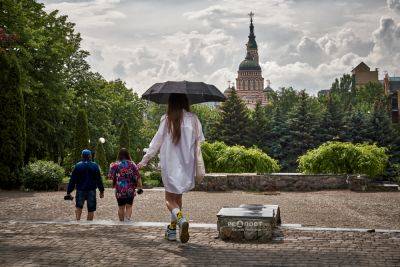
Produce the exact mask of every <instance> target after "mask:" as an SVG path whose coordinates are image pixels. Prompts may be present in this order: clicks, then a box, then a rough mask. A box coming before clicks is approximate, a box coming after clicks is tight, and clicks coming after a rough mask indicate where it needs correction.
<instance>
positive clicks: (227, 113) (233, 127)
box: [216, 90, 251, 146]
mask: <svg viewBox="0 0 400 267" xmlns="http://www.w3.org/2000/svg"><path fill="white" fill-rule="evenodd" d="M249 125H250V118H249V111H248V109H247V107H246V105H245V103H244V102H243V100H241V99H240V98H239V96H238V95H237V93H236V91H235V90H232V92H231V93H230V95H229V96H228V99H227V100H226V101H225V102H223V103H222V105H221V117H220V120H219V121H218V123H217V125H216V127H217V129H218V134H217V138H218V140H222V141H224V142H225V143H226V144H228V145H245V146H251V137H250V129H249Z"/></svg>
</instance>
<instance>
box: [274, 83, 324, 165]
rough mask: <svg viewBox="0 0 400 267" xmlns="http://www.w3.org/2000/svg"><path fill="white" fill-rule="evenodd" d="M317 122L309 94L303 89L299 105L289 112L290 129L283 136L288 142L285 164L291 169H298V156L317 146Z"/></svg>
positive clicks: (288, 122) (288, 123)
mask: <svg viewBox="0 0 400 267" xmlns="http://www.w3.org/2000/svg"><path fill="white" fill-rule="evenodd" d="M316 122H317V120H316V118H315V116H314V113H313V112H312V109H311V105H310V100H309V96H308V95H307V94H306V92H305V91H301V92H300V95H299V100H298V103H297V105H296V106H295V107H294V108H293V110H292V111H291V112H290V113H289V114H288V121H287V129H288V131H287V132H286V137H285V135H284V136H283V138H285V141H286V142H287V143H286V146H284V149H285V150H284V153H285V154H286V159H285V161H284V162H283V164H284V166H285V167H286V168H288V169H289V170H295V169H296V160H297V158H298V156H300V155H302V154H304V153H305V152H306V151H307V150H309V149H310V148H313V147H315V146H316V142H315V135H316V134H315V132H316ZM281 138H282V137H281Z"/></svg>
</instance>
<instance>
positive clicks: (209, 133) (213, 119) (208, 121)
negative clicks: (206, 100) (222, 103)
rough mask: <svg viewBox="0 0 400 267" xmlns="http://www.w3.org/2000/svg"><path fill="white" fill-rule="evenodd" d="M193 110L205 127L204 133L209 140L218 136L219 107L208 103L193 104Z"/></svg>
mask: <svg viewBox="0 0 400 267" xmlns="http://www.w3.org/2000/svg"><path fill="white" fill-rule="evenodd" d="M191 108H192V112H193V113H195V114H196V115H197V117H198V118H199V120H200V122H201V125H202V127H203V134H204V137H205V138H206V139H207V140H215V139H216V137H217V136H218V128H217V125H216V124H217V122H218V121H219V120H220V116H221V114H220V112H219V110H218V109H216V108H214V107H211V106H209V105H207V104H197V105H193V106H192V107H191Z"/></svg>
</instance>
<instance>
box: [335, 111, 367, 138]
mask: <svg viewBox="0 0 400 267" xmlns="http://www.w3.org/2000/svg"><path fill="white" fill-rule="evenodd" d="M368 121H369V119H368V116H367V115H366V114H365V113H363V112H361V111H359V110H355V111H353V112H351V113H350V114H349V115H348V116H346V117H345V122H344V126H343V129H344V130H343V137H342V139H343V140H344V141H346V142H352V143H363V142H368V141H370V136H369V129H368V125H369V124H368Z"/></svg>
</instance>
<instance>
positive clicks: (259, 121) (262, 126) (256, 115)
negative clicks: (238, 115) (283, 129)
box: [250, 103, 271, 152]
mask: <svg viewBox="0 0 400 267" xmlns="http://www.w3.org/2000/svg"><path fill="white" fill-rule="evenodd" d="M251 113H252V116H251V133H250V134H251V140H252V144H253V145H256V146H257V147H258V148H260V149H262V150H264V151H265V152H268V144H267V142H268V140H269V138H270V136H271V132H270V127H271V125H270V124H271V122H270V119H269V117H268V115H267V112H266V108H265V107H262V106H261V104H260V103H257V105H256V108H255V109H254V110H253V111H252V112H251Z"/></svg>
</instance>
